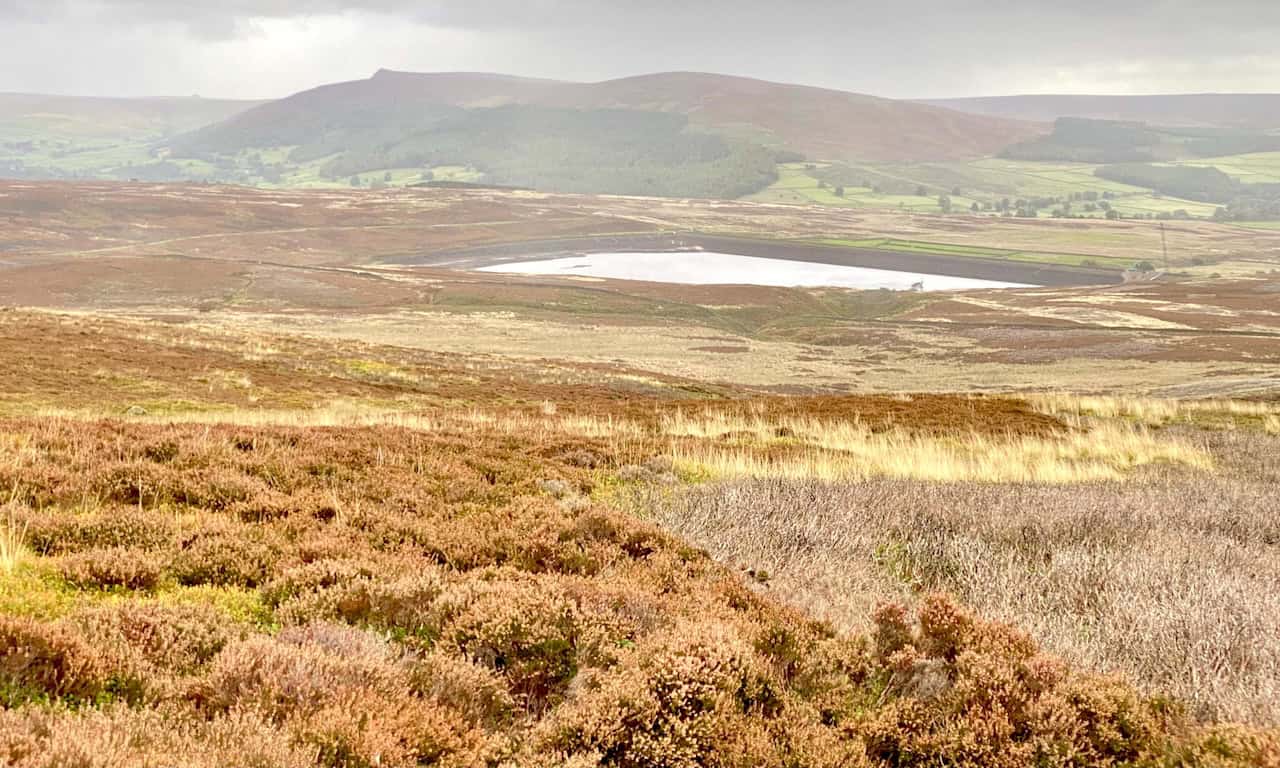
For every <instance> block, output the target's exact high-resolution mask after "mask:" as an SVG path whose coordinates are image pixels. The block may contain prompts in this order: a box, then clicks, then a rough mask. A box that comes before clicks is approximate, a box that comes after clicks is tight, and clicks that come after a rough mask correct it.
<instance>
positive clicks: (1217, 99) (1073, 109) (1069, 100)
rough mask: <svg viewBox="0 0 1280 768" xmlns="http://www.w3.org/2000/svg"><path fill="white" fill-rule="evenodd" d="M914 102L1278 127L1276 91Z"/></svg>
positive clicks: (1026, 116) (1021, 116)
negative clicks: (1271, 92) (1261, 92)
mask: <svg viewBox="0 0 1280 768" xmlns="http://www.w3.org/2000/svg"><path fill="white" fill-rule="evenodd" d="M918 103H920V104H924V105H928V106H934V107H942V108H945V109H955V110H960V111H962V112H968V113H971V114H975V115H985V116H989V117H1001V118H1007V119H1013V120H1032V121H1037V122H1052V121H1053V120H1056V119H1058V118H1059V117H1087V118H1093V119H1098V120H1122V121H1136V122H1143V123H1149V124H1151V125H1161V126H1220V127H1226V128H1239V129H1246V130H1280V94H1245V93H1239V94H1236V93H1228V94H1219V93H1205V94H1185V95H1173V96H1088V95H1074V96H1072V95H1061V96H1049V95H1046V96H992V97H987V98H972V99H928V100H923V101H920V102H918Z"/></svg>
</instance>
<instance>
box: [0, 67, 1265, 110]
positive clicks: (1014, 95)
mask: <svg viewBox="0 0 1280 768" xmlns="http://www.w3.org/2000/svg"><path fill="white" fill-rule="evenodd" d="M384 72H385V73H389V74H402V75H453V76H473V77H505V78H515V79H521V80H541V81H546V82H556V83H565V84H573V85H599V84H602V83H611V82H618V81H621V80H633V79H638V78H645V77H658V76H663V75H704V76H710V77H722V78H727V79H740V80H754V81H759V82H766V83H773V84H776V85H787V86H799V87H803V88H819V89H822V90H829V91H836V92H840V93H851V94H855V95H859V96H873V97H877V98H883V99H890V100H893V101H905V102H928V101H960V100H968V101H977V100H982V99H1020V98H1074V97H1104V98H1132V99H1142V98H1159V97H1168V96H1280V88H1277V89H1276V90H1272V91H1265V90H1262V91H1177V90H1170V91H1162V92H1124V93H1103V92H1093V91H1088V92H1086V91H1055V92H1048V91H1046V92H1031V91H1020V92H1010V93H983V94H976V95H971V96H946V95H932V96H901V97H895V96H884V95H882V94H878V93H873V92H869V91H849V90H845V89H841V88H832V87H829V86H824V85H817V84H814V83H808V82H802V81H785V80H775V79H769V78H764V77H755V76H751V75H742V74H734V73H730V72H712V71H702V70H655V71H644V72H637V73H635V74H630V75H622V76H621V77H610V78H605V79H603V80H596V79H582V80H574V79H568V78H556V77H540V76H536V75H517V74H513V73H510V72H500V71H481V70H461V69H459V70H407V69H392V68H390V67H379V68H378V69H376V70H374V72H373V73H372V74H370V75H369V76H367V77H356V78H348V79H344V80H331V81H325V82H317V83H315V84H314V85H311V86H308V87H305V88H302V89H301V90H296V91H289V92H287V93H279V94H275V95H271V96H259V97H238V96H228V95H223V94H218V93H212V94H210V93H190V94H185V95H184V94H180V93H155V94H147V95H136V96H122V95H113V94H89V93H70V92H57V91H29V90H28V91H24V90H7V89H0V96H43V97H55V98H68V99H101V100H108V101H181V100H197V99H201V100H207V101H240V102H269V101H278V100H280V99H287V98H289V97H290V96H295V95H297V94H300V93H305V92H307V91H310V90H314V89H316V88H322V87H325V86H328V85H338V84H342V83H359V82H367V81H369V80H372V79H374V78H375V77H377V76H378V75H379V74H381V73H384Z"/></svg>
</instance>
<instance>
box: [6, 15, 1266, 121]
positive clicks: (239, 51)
mask: <svg viewBox="0 0 1280 768" xmlns="http://www.w3.org/2000/svg"><path fill="white" fill-rule="evenodd" d="M1278 40H1280V0H1219V1H1218V2H1216V3H1212V4H1206V3H1204V2H1203V0H1106V1H1105V2H1104V1H1103V0H1073V2H1061V1H1060V0H1056V1H1054V2H1044V1H1043V0H941V1H933V0H931V1H929V2H924V1H922V0H894V1H892V2H886V0H876V1H875V2H864V1H863V0H435V1H433V0H367V1H366V2H353V1H352V0H0V91H17V92H28V93H62V94H72V95H86V96H190V95H201V96H205V97H227V98H274V97H280V96H285V95H288V94H290V93H294V92H297V91H301V90H305V89H307V88H311V87H314V86H316V85H320V84H323V83H330V82H338V81H344V80H358V79H362V78H366V77H369V76H371V75H372V74H373V73H374V72H375V71H376V70H378V69H380V68H387V69H397V70H405V71H417V72H437V71H472V72H476V71H479V72H502V73H506V74H516V75H526V76H534V77H549V78H558V79H570V80H587V81H595V80H605V79H610V78H615V77H625V76H628V75H636V74H646V73H651V72H661V71H672V70H692V71H703V72H718V73H723V74H732V75H744V76H749V77H759V78H763V79H767V80H776V81H782V82H793V83H803V84H807V85H818V86H824V87H829V88H837V89H841V90H848V91H856V92H860V93H870V94H875V95H879V96H887V97H892V98H932V97H952V96H987V95H1004V94H1014V93H1187V92H1211V91H1214V92H1277V91H1280V45H1277V44H1276V42H1277V41H1278Z"/></svg>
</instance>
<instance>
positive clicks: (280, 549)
mask: <svg viewBox="0 0 1280 768" xmlns="http://www.w3.org/2000/svg"><path fill="white" fill-rule="evenodd" d="M284 555H285V545H284V543H283V542H282V541H281V540H280V537H279V536H278V534H277V533H276V532H275V531H274V530H272V529H270V528H267V527H265V526H234V525H207V526H205V527H204V528H203V529H201V530H200V531H198V532H197V533H195V534H194V535H193V536H192V537H190V538H189V539H187V540H186V541H185V542H183V544H182V547H181V549H180V550H179V551H178V552H177V553H176V554H175V555H174V557H173V560H172V562H171V563H170V565H169V572H170V573H171V574H173V576H174V578H176V579H177V580H178V582H179V583H180V584H186V585H189V586H194V585H199V584H211V585H215V586H235V587H249V588H255V587H258V586H260V585H262V584H265V583H266V582H267V581H269V580H270V578H271V575H272V573H274V572H275V570H276V568H277V567H278V565H279V563H280V561H281V560H282V559H283V557H284Z"/></svg>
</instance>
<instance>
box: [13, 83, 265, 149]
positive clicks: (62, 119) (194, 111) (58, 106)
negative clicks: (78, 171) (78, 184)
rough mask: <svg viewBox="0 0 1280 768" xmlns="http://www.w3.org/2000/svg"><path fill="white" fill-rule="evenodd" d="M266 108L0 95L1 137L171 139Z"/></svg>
mask: <svg viewBox="0 0 1280 768" xmlns="http://www.w3.org/2000/svg"><path fill="white" fill-rule="evenodd" d="M261 104H263V102H260V101H234V100H227V99H201V98H172V99H104V98H90V97H80V96H46V95H41V94H27V93H0V135H4V134H17V133H19V132H20V131H22V130H29V131H31V132H38V133H40V134H41V135H42V137H45V138H47V137H49V136H58V137H68V138H81V137H85V138H90V137H91V138H117V139H137V138H139V137H140V136H147V135H154V136H168V135H172V134H176V133H183V132H187V131H192V130H195V129H197V128H200V127H201V126H205V125H209V124H210V123H216V122H220V121H222V120H226V119H227V118H229V117H232V116H234V115H236V114H239V113H241V112H244V111H245V110H247V109H251V108H253V107H256V106H259V105H261Z"/></svg>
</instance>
